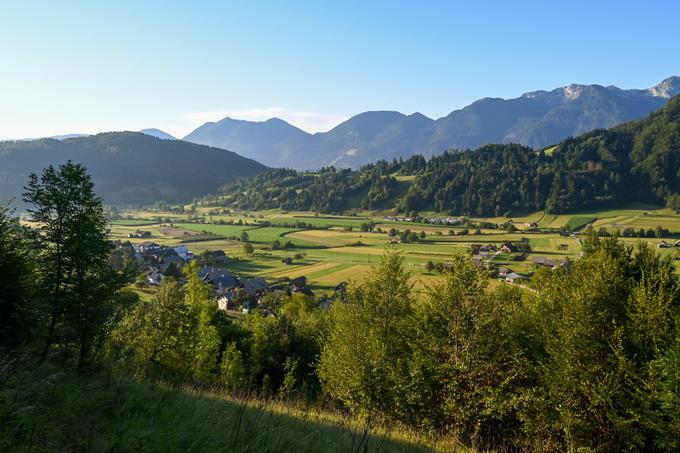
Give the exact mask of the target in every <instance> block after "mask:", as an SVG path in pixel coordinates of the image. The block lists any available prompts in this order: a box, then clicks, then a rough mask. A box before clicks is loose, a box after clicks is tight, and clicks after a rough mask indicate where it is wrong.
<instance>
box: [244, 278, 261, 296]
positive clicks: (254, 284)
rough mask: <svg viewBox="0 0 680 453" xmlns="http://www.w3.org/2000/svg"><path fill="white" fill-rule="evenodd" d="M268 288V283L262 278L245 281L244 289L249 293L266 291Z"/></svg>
mask: <svg viewBox="0 0 680 453" xmlns="http://www.w3.org/2000/svg"><path fill="white" fill-rule="evenodd" d="M266 288H267V281H266V280H265V279H264V278H262V277H253V278H249V279H247V280H244V281H243V289H244V290H245V291H246V292H247V293H253V292H259V291H264V290H265V289H266Z"/></svg>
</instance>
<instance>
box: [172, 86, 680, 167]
mask: <svg viewBox="0 0 680 453" xmlns="http://www.w3.org/2000/svg"><path fill="white" fill-rule="evenodd" d="M677 94H680V78H678V77H670V78H668V79H666V80H664V81H663V82H661V83H659V84H658V85H655V86H653V87H651V88H648V89H642V90H637V89H634V90H623V89H620V88H617V87H614V86H608V87H604V86H600V85H569V86H565V87H561V88H557V89H554V90H552V91H534V92H530V93H525V94H523V95H522V96H520V97H518V98H515V99H508V100H506V99H500V98H484V99H480V100H478V101H476V102H474V103H472V104H471V105H469V106H467V107H465V108H463V109H460V110H456V111H453V112H451V113H450V114H449V115H447V116H445V117H443V118H439V119H437V120H432V119H430V118H428V117H426V116H424V115H422V114H420V113H414V114H412V115H408V116H407V115H404V114H402V113H399V112H392V111H371V112H364V113H360V114H358V115H356V116H354V117H352V118H350V119H348V120H347V121H345V122H343V123H342V124H339V125H338V126H336V127H334V128H333V129H331V130H330V131H328V132H322V133H316V134H309V133H307V132H305V131H302V130H301V129H299V128H296V127H295V126H292V125H290V124H288V123H286V122H285V121H283V120H280V119H277V118H273V119H270V120H267V121H263V122H252V121H244V120H234V119H231V118H225V119H223V120H221V121H218V122H214V123H212V122H211V123H206V124H204V125H203V126H201V127H199V128H198V129H196V130H195V131H193V132H191V133H190V134H189V135H187V136H186V137H184V140H187V141H190V142H194V143H199V144H204V145H210V146H217V147H220V148H224V149H230V150H233V151H235V152H237V153H239V154H242V155H244V156H246V157H250V158H252V159H255V160H257V161H259V162H262V163H264V164H266V165H269V166H274V167H292V168H298V169H314V168H319V167H322V166H325V165H335V166H339V167H354V168H356V167H359V166H361V165H364V164H366V163H369V162H374V161H376V160H379V159H393V158H399V157H409V156H411V155H413V154H422V155H424V156H428V157H429V156H433V155H437V154H440V153H442V152H443V151H445V150H449V149H468V148H469V149H475V148H477V147H479V146H481V145H484V144H488V143H519V144H522V145H526V146H531V147H534V148H542V147H546V146H548V145H551V144H555V143H558V142H560V141H561V140H563V139H565V138H567V137H571V136H577V135H580V134H583V133H585V132H589V131H591V130H594V129H599V128H609V127H613V126H616V125H618V124H621V123H623V122H626V121H629V120H633V119H638V118H642V117H644V116H645V115H647V114H649V113H650V112H652V111H654V110H657V109H658V108H660V107H661V106H663V105H664V104H665V103H666V102H667V101H668V99H670V98H671V97H673V96H675V95H677Z"/></svg>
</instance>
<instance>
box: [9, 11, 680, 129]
mask: <svg viewBox="0 0 680 453" xmlns="http://www.w3.org/2000/svg"><path fill="white" fill-rule="evenodd" d="M679 44H680V2H678V1H675V0H668V1H650V0H645V1H636V2H633V1H625V0H619V1H597V0H589V1H568V2H567V1H563V2H558V1H550V0H544V1H521V0H516V1H509V0H507V1H482V0H477V1H472V0H468V1H454V0H449V1H427V0H420V1H412V2H407V1H400V0H390V1H371V0H363V1H349V0H346V1H337V2H332V1H330V0H329V1H324V0H316V1H302V0H296V1H280V2H275V1H272V2H259V1H254V0H250V1H243V2H237V1H232V2H229V1H197V0H194V1H183V2H178V1H170V0H165V1H153V2H152V1H143V0H137V1H124V0H116V1H113V0H109V1H103V0H102V1H99V0H97V1H92V0H89V1H68V0H59V1H44V2H35V1H30V0H15V1H11V0H0V139H6V138H25V137H38V136H47V135H55V134H66V133H78V132H84V133H93V132H99V131H108V130H125V129H127V130H138V129H142V128H147V127H157V128H160V129H163V130H165V131H167V132H169V133H172V134H174V135H177V136H180V137H181V136H183V135H185V134H186V133H188V132H190V131H191V130H192V129H193V128H195V127H197V126H199V125H200V124H202V123H203V122H205V121H209V120H217V119H220V118H222V117H224V116H231V117H234V118H244V119H253V120H264V119H267V118H269V117H271V116H278V117H280V118H283V119H285V120H288V121H289V122H291V123H293V124H295V125H297V126H299V127H301V128H303V129H305V130H308V131H312V132H313V131H320V130H327V129H329V128H330V127H332V126H334V125H335V124H337V123H338V122H340V121H342V120H344V119H346V118H348V117H350V116H352V115H354V114H356V113H359V112H362V111H366V110H398V111H401V112H404V113H412V112H415V111H419V112H422V113H423V114H425V115H428V116H430V117H433V118H437V117H440V116H443V115H446V114H447V113H449V112H450V111H452V110H455V109H457V108H461V107H463V106H465V105H467V104H469V103H471V102H472V101H474V100H476V99H478V98H481V97H486V96H491V97H504V98H510V97H517V96H519V95H521V94H522V93H524V92H526V91H533V90H538V89H552V88H555V87H558V86H563V85H567V84H570V83H584V84H587V83H599V84H602V85H610V84H612V85H617V86H619V87H621V88H646V87H649V86H652V85H655V84H656V83H658V82H660V81H661V80H662V79H664V78H666V77H668V76H671V75H680V46H679Z"/></svg>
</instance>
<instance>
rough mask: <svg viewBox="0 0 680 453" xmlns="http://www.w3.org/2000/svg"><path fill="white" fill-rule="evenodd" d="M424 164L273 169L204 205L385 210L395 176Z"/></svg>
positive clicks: (394, 191)
mask: <svg viewBox="0 0 680 453" xmlns="http://www.w3.org/2000/svg"><path fill="white" fill-rule="evenodd" d="M424 165H425V159H424V158H423V157H422V156H414V157H412V158H410V159H409V160H407V161H403V160H399V161H396V160H395V161H393V162H391V163H390V162H387V161H378V162H376V163H375V164H370V165H366V166H364V167H362V168H361V169H360V170H359V171H352V170H350V169H336V168H335V167H325V168H322V169H321V170H320V171H319V172H318V173H304V172H298V171H296V170H292V169H276V170H271V171H269V172H265V173H262V174H259V175H257V176H254V177H251V178H244V179H240V180H237V181H234V182H232V183H228V184H227V185H226V186H224V187H223V189H222V192H223V193H224V194H226V195H225V196H218V197H208V198H206V202H208V203H212V204H216V205H222V206H235V207H238V208H243V209H272V208H281V209H287V210H312V211H319V212H338V211H342V210H344V209H349V208H354V207H356V208H362V209H376V208H390V207H391V201H392V199H393V198H394V197H395V196H396V195H397V194H398V192H399V184H398V182H397V180H396V179H395V178H394V176H393V175H394V174H395V173H399V174H411V173H413V172H414V171H418V169H420V168H422V167H424Z"/></svg>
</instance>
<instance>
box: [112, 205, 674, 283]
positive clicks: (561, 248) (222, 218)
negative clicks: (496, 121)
mask: <svg viewBox="0 0 680 453" xmlns="http://www.w3.org/2000/svg"><path fill="white" fill-rule="evenodd" d="M422 215H424V216H428V217H429V216H432V217H434V216H435V214H430V215H428V214H422ZM439 217H441V216H439ZM470 220H471V221H472V222H493V223H496V224H501V223H505V222H508V220H512V221H513V223H514V225H515V226H516V228H517V231H516V232H512V233H509V232H506V231H504V230H501V229H481V231H480V232H479V233H481V234H474V233H475V229H474V228H464V227H462V226H442V225H432V224H420V223H413V222H403V221H388V220H386V219H385V217H384V216H383V215H381V213H362V214H360V215H356V216H333V215H320V214H315V213H311V212H282V211H278V210H272V211H262V212H229V213H225V212H224V211H222V210H220V209H215V208H201V207H198V208H197V209H196V212H194V213H191V214H176V213H171V212H160V211H150V210H149V211H126V212H123V213H122V214H121V219H119V220H115V221H113V222H112V227H111V237H112V238H113V239H119V240H130V241H131V242H133V243H140V242H144V241H153V242H155V243H158V244H160V245H173V246H176V245H179V244H184V245H186V246H187V247H188V248H189V249H191V250H192V251H193V252H194V253H195V254H199V253H201V252H203V251H205V250H213V251H214V250H223V251H225V252H226V254H227V256H228V257H229V258H230V260H229V263H228V266H227V267H228V268H229V270H230V271H231V272H234V273H236V274H238V275H241V276H260V277H265V278H267V279H268V280H270V281H276V280H278V279H281V278H286V277H288V278H295V277H299V276H305V277H307V279H308V282H309V283H310V285H311V287H312V289H313V290H314V291H317V292H318V291H320V292H326V291H331V290H332V289H333V288H334V287H335V286H336V285H338V284H339V283H341V282H345V281H354V282H360V281H362V280H363V279H364V278H365V276H366V275H367V271H368V270H369V269H370V268H371V267H372V266H373V265H374V264H375V263H376V262H377V261H378V260H379V259H380V256H381V255H382V254H383V253H384V251H385V250H386V249H388V248H390V249H396V250H400V251H402V252H403V254H404V258H405V262H406V265H407V266H408V269H409V270H410V271H411V274H412V277H414V280H415V282H416V289H417V290H419V291H423V290H424V289H425V288H427V287H429V286H430V285H431V284H432V283H434V282H436V281H439V280H440V279H441V276H440V274H439V273H437V272H436V271H428V270H427V267H426V266H427V264H428V262H429V261H431V262H432V263H434V264H437V263H446V262H447V261H448V260H449V259H450V257H451V256H452V255H454V254H465V253H469V252H470V249H471V247H472V246H475V245H477V246H479V245H489V244H490V245H493V246H494V247H495V248H496V249H498V248H500V247H501V246H502V245H503V244H505V243H508V242H509V243H518V242H521V241H522V240H523V239H524V240H525V241H527V242H528V244H529V246H530V247H531V251H530V252H529V253H527V254H516V253H514V254H513V253H511V254H506V253H493V254H491V255H490V256H489V257H488V258H485V261H488V262H489V263H491V264H493V266H494V267H507V268H510V269H511V270H512V271H514V272H516V273H519V274H522V275H526V276H530V275H531V274H532V272H533V271H534V269H535V263H534V261H535V259H536V257H539V258H540V257H543V258H546V259H549V260H552V261H561V260H564V259H567V258H568V259H572V260H573V259H577V258H578V256H579V254H580V245H579V241H578V239H577V238H575V237H569V236H566V237H565V236H560V234H559V233H558V231H559V230H560V229H561V228H569V229H572V230H579V229H583V227H585V226H586V225H589V224H591V225H593V227H594V228H595V229H601V228H604V229H606V230H607V231H609V232H610V233H614V232H615V231H622V230H624V229H625V228H629V227H630V228H633V229H635V230H636V231H637V230H639V229H641V228H642V229H645V230H649V229H651V230H655V229H656V228H657V227H662V228H665V229H667V230H669V231H670V232H671V234H670V237H669V238H665V240H666V241H667V242H669V243H671V244H672V243H673V242H675V241H676V240H677V239H678V238H676V237H674V236H678V235H680V215H678V214H675V213H672V212H671V211H669V210H667V209H661V208H659V207H655V206H647V205H644V206H643V205H636V206H630V207H627V208H626V209H617V210H609V211H598V212H584V213H577V214H566V215H551V214H545V213H543V212H535V213H529V214H527V215H523V216H521V217H513V218H511V219H508V218H504V217H499V218H483V219H482V218H473V219H470ZM264 222H268V223H265V225H267V224H270V225H272V226H262V224H263V223H264ZM301 222H304V224H305V225H312V226H313V227H314V228H325V229H306V228H303V227H301ZM366 222H372V223H374V224H375V227H376V229H379V231H380V232H376V231H375V230H374V231H373V232H366V231H361V224H362V223H366ZM531 224H534V225H533V227H534V228H533V229H532V228H530V225H531ZM391 228H394V229H396V230H398V231H403V230H406V229H410V230H411V231H413V232H416V233H418V234H420V233H421V232H424V233H425V237H424V239H422V240H420V241H418V242H414V243H394V244H393V243H390V242H391V238H390V237H389V236H388V234H387V232H388V231H389V230H390V229H391ZM464 230H467V234H462V233H464V232H465V231H464ZM140 231H145V232H147V234H148V235H149V237H145V238H129V237H128V236H129V235H131V234H133V235H134V234H135V232H140ZM243 232H246V233H247V235H248V240H249V241H250V243H251V244H252V245H253V246H254V249H255V250H254V253H253V254H250V255H247V254H246V253H244V251H243V243H242V242H241V241H240V240H239V239H237V238H238V237H239V236H240V235H241V234H242V233H243ZM452 234H453V235H452ZM622 240H624V241H625V242H627V243H631V244H633V243H636V242H638V241H645V242H649V243H650V244H651V245H652V246H654V247H657V246H658V245H659V243H660V241H661V240H662V239H661V238H657V237H651V238H649V237H646V238H642V239H640V238H633V237H631V238H622ZM274 241H278V242H279V243H280V244H281V245H283V244H285V243H286V242H290V243H291V246H290V247H289V248H285V249H284V248H279V249H274V248H273V247H272V244H273V243H274ZM659 251H660V252H661V253H662V254H668V255H671V256H673V257H676V258H677V257H680V253H679V252H678V251H680V248H678V247H668V248H659ZM296 256H297V258H295V257H296ZM286 257H290V258H292V264H285V263H283V262H282V260H283V259H284V258H286ZM676 262H677V263H678V264H680V261H676ZM491 283H492V284H493V285H496V284H501V280H499V279H492V281H491Z"/></svg>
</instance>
